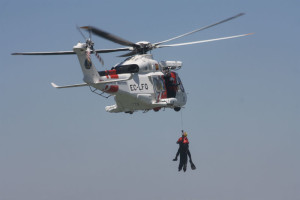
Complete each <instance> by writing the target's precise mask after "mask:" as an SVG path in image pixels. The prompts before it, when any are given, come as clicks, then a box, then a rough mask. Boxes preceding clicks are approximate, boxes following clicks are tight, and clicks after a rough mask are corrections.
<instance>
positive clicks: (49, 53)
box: [11, 47, 131, 56]
mask: <svg viewBox="0 0 300 200" xmlns="http://www.w3.org/2000/svg"><path fill="white" fill-rule="evenodd" d="M130 50H131V48H129V47H127V48H117V49H97V50H95V51H96V52H97V53H111V52H117V51H130ZM91 53H93V51H91ZM71 54H76V53H75V52H74V51H54V52H22V53H12V54H11V55H30V56H31V55H37V56H38V55H46V56H47V55H71Z"/></svg>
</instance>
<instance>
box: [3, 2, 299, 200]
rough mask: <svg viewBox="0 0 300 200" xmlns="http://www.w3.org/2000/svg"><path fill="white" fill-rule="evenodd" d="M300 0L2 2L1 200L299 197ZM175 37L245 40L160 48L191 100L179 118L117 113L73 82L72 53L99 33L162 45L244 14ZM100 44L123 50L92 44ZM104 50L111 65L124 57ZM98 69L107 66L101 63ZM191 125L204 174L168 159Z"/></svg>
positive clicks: (76, 70) (77, 73)
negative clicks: (86, 36)
mask: <svg viewBox="0 0 300 200" xmlns="http://www.w3.org/2000/svg"><path fill="white" fill-rule="evenodd" d="M299 6H300V3H299V1H296V0H294V1H292V0H288V1H256V0H254V1H231V0H229V1H186V2H181V1H156V0H154V1H85V2H84V1H56V0H54V1H32V0H28V1H5V0H1V1H0V27H1V28H0V36H1V37H0V41H1V48H0V55H1V73H0V91H1V99H0V102H1V103H0V110H1V112H0V163H1V164H0V200H17V199H22V200H50V199H51V200H53V199H55V200H60V199H61V200H77V199H78V200H79V199H108V200H109V199H131V200H135V199H146V200H148V199H149V200H150V199H162V200H165V199H172V200H177V199H178V200H179V199H180V200H182V199H207V200H215V199H216V200H217V199H218V200H219V199H224V200H229V199H230V200H234V199H246V200H247V199H273V200H279V199H297V198H298V197H299V196H300V181H299V180H300V173H299V168H300V157H299V152H300V147H299V141H300V140H299V139H300V137H299V133H300V125H299V122H300V103H299V102H300V92H299V85H300V79H299V76H300V59H299V35H300V26H299V23H300V14H299ZM240 12H245V13H246V15H245V16H243V17H240V18H238V19H235V20H233V21H231V22H228V23H225V24H222V25H219V26H217V27H214V28H211V29H209V30H205V31H203V32H199V33H197V34H194V35H192V36H188V37H186V38H182V39H179V40H178V41H176V42H189V41H194V40H202V39H209V38H216V37H223V36H230V35H237V34H244V33H250V32H255V34H254V35H252V36H249V37H243V38H237V39H232V40H226V41H218V42H213V43H206V44H199V45H192V46H185V47H176V48H164V49H158V50H156V51H153V52H152V53H153V55H154V58H155V59H157V60H180V61H182V62H183V68H182V69H181V70H180V71H179V74H180V77H181V79H182V81H183V83H184V87H185V89H186V90H187V92H188V102H187V105H186V106H185V109H183V111H182V113H180V112H179V113H176V112H174V111H173V110H165V111H160V112H158V113H154V112H152V111H151V112H148V113H146V114H144V113H142V112H138V113H135V114H133V115H128V114H123V113H121V114H110V113H107V112H105V110H104V107H105V106H107V105H111V104H113V103H114V102H113V99H112V98H111V99H103V98H100V97H99V96H97V95H94V94H93V93H91V92H90V91H89V89H88V88H73V89H65V90H56V89H54V88H52V87H51V85H50V82H55V83H57V84H76V83H81V82H82V73H81V70H80V66H79V64H78V61H77V58H76V57H75V56H52V57H51V56H48V57H44V56H41V57H38V56H35V57H25V56H11V55H10V53H12V52H22V51H56V50H71V49H72V47H73V46H74V45H75V44H76V43H77V42H78V41H82V36H81V35H80V34H79V33H78V31H77V30H76V25H79V26H83V25H93V26H96V27H99V28H102V29H104V30H107V31H109V32H112V33H114V34H116V35H118V36H121V37H123V38H125V39H128V40H129V41H133V42H137V41H141V40H146V41H150V42H158V41H162V40H165V39H168V38H171V37H173V36H176V35H180V34H182V33H185V32H189V31H191V30H194V29H196V28H198V27H201V26H205V25H208V24H211V23H214V22H217V21H219V20H222V19H225V18H227V17H230V16H233V15H235V14H237V13H240ZM93 40H94V42H95V47H96V48H99V49H100V48H114V47H120V46H118V45H117V44H114V43H111V42H108V41H105V40H103V39H101V38H97V37H93ZM118 55H119V54H118V53H113V54H102V58H103V59H104V61H105V66H107V67H111V66H113V65H114V64H116V63H117V62H120V61H122V59H121V58H118V57H116V56H118ZM96 66H97V67H98V69H99V70H100V69H102V67H101V65H100V64H98V65H97V64H96ZM181 114H182V117H183V118H182V119H183V128H184V129H185V130H186V131H187V132H188V137H189V139H190V143H191V144H190V150H191V153H192V156H193V160H194V162H195V164H196V166H197V170H195V171H191V170H190V169H188V171H187V172H186V173H178V172H177V164H178V163H175V162H172V158H173V157H174V155H175V153H176V151H177V145H176V144H175V142H176V140H177V138H178V137H179V136H180V130H181V129H182V126H181Z"/></svg>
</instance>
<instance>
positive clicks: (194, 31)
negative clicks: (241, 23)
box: [153, 13, 245, 46]
mask: <svg viewBox="0 0 300 200" xmlns="http://www.w3.org/2000/svg"><path fill="white" fill-rule="evenodd" d="M244 14H245V13H240V14H237V15H235V16H233V17H230V18H227V19H224V20H222V21H219V22H217V23H214V24H211V25H208V26H204V27H201V28H199V29H196V30H193V31H191V32H188V33H185V34H182V35H179V36H176V37H173V38H171V39H168V40H164V41H161V42H157V43H154V44H153V46H157V45H159V44H162V43H166V42H169V41H172V40H175V39H178V38H181V37H184V36H187V35H191V34H193V33H196V32H198V31H203V30H205V29H208V28H211V27H213V26H216V25H219V24H222V23H224V22H227V21H230V20H232V19H235V18H237V17H240V16H243V15H244Z"/></svg>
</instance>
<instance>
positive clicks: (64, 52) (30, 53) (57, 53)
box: [11, 51, 76, 55]
mask: <svg viewBox="0 0 300 200" xmlns="http://www.w3.org/2000/svg"><path fill="white" fill-rule="evenodd" d="M68 54H69V55H70V54H76V53H75V52H74V51H55V52H23V53H12V54H11V55H68Z"/></svg>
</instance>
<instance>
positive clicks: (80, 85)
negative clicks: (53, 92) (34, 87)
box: [51, 83, 88, 89]
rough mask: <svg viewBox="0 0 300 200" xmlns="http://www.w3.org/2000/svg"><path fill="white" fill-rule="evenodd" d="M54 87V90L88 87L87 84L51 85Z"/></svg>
mask: <svg viewBox="0 0 300 200" xmlns="http://www.w3.org/2000/svg"><path fill="white" fill-rule="evenodd" d="M51 85H52V87H54V88H58V89H60V88H72V87H83V86H88V84H87V83H82V84H75V85H64V86H58V85H56V84H55V83H51Z"/></svg>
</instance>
